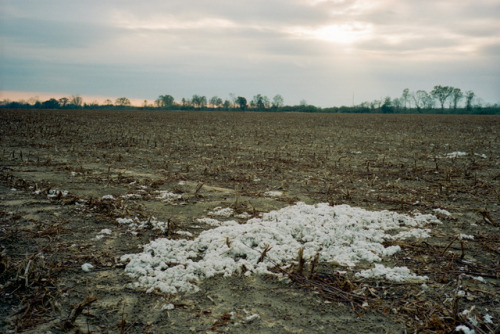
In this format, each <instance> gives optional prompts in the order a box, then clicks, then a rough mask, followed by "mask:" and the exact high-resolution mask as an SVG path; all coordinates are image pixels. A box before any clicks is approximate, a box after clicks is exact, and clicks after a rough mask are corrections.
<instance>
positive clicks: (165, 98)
mask: <svg viewBox="0 0 500 334" xmlns="http://www.w3.org/2000/svg"><path fill="white" fill-rule="evenodd" d="M155 104H156V106H157V107H159V108H165V107H170V106H172V105H173V104H174V97H173V96H172V95H160V96H158V98H157V99H156V100H155Z"/></svg>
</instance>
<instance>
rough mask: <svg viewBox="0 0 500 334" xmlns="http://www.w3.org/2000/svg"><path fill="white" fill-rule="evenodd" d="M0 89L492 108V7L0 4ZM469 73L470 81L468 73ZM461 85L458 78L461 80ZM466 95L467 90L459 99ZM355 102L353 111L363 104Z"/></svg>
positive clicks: (297, 0) (280, 2)
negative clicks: (404, 93)
mask: <svg viewBox="0 0 500 334" xmlns="http://www.w3.org/2000/svg"><path fill="white" fill-rule="evenodd" d="M0 6H1V14H0V24H1V29H0V38H1V42H2V48H3V53H2V55H1V56H0V57H1V58H0V76H1V77H2V78H1V79H0V80H1V89H3V90H30V91H37V90H38V91H51V90H52V91H62V90H66V91H67V92H68V94H71V93H79V94H82V95H83V94H93V95H114V94H116V95H120V96H122V95H128V96H130V97H142V98H148V99H154V98H155V97H156V96H157V95H159V94H164V93H172V94H173V95H174V96H176V97H178V98H180V97H182V96H185V97H189V96H191V95H192V94H195V93H196V94H206V95H222V96H227V94H228V93H229V92H235V93H237V94H241V95H247V96H248V97H251V96H252V95H255V94H257V93H264V94H267V95H273V94H276V93H281V94H283V95H284V96H285V99H286V100H287V101H288V102H289V103H298V102H299V101H300V100H301V99H306V100H307V101H308V102H310V103H313V104H318V105H338V104H349V103H350V102H351V99H352V93H353V91H354V92H356V96H357V98H356V99H358V98H359V99H367V100H368V99H373V98H380V96H381V95H398V94H400V91H401V90H402V89H403V88H405V87H407V86H408V87H411V88H412V89H413V87H414V89H420V88H423V89H429V88H432V85H434V84H437V83H444V82H446V83H447V84H451V85H456V86H458V85H459V83H460V84H464V86H465V85H466V84H467V83H474V85H476V86H469V87H468V89H474V90H477V92H478V94H479V95H482V94H484V98H485V99H487V100H491V101H493V102H497V101H498V93H499V92H498V90H497V91H495V89H494V88H491V87H492V86H493V87H500V82H499V81H500V79H499V76H498V70H496V68H497V67H498V66H497V65H495V64H496V63H497V61H498V58H499V57H498V56H499V54H500V50H499V48H500V37H499V35H498V31H500V22H499V21H498V17H500V4H498V1H493V0H480V1H472V0H463V1H460V2H459V3H458V2H456V1H452V0H440V1H431V0H421V1H418V2H417V1H410V0H405V1H397V2H396V1H385V0H380V1H372V0H354V1H342V0H334V1H313V0H309V1H307V0H272V1H269V0H254V1H227V0H213V1H201V0H183V1H181V0H172V1H159V0H158V1H157V0H155V1H141V2H138V1H132V0H121V1H117V0H112V1H97V0H89V1H86V2H85V3H78V2H68V1H62V0H47V1H44V2H40V1H33V0H32V1H22V2H21V1H16V2H5V1H4V2H2V3H1V5H0ZM464 68H467V69H468V70H467V71H464ZM461 73H464V74H461ZM464 89H465V87H464ZM358 102H359V101H358Z"/></svg>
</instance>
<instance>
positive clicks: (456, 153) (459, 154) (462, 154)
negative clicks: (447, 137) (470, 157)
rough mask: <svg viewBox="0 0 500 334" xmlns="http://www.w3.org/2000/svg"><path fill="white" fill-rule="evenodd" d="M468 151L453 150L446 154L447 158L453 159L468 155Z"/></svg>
mask: <svg viewBox="0 0 500 334" xmlns="http://www.w3.org/2000/svg"><path fill="white" fill-rule="evenodd" d="M466 155H467V153H466V152H451V153H447V154H445V155H444V157H445V158H449V159H453V158H458V157H464V156H466Z"/></svg>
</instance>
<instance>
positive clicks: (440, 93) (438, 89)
mask: <svg viewBox="0 0 500 334" xmlns="http://www.w3.org/2000/svg"><path fill="white" fill-rule="evenodd" d="M452 93H453V87H450V86H441V85H437V86H434V89H433V90H432V91H431V95H432V96H433V97H435V98H436V99H437V100H438V101H439V103H440V104H441V110H444V104H445V103H446V100H448V98H449V97H450V95H451V94H452Z"/></svg>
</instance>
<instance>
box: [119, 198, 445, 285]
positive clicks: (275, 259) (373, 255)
mask: <svg viewBox="0 0 500 334" xmlns="http://www.w3.org/2000/svg"><path fill="white" fill-rule="evenodd" d="M217 210H220V208H218V209H217ZM198 221H203V222H211V223H212V224H210V225H214V226H217V224H215V223H214V222H213V220H210V221H207V220H206V219H203V220H202V219H199V220H198ZM430 223H439V220H438V219H437V218H436V217H435V216H433V215H421V214H417V215H415V216H413V217H412V216H408V215H403V214H399V213H396V212H390V211H380V212H374V211H368V210H364V209H361V208H354V207H351V206H348V205H339V206H333V207H332V206H329V205H328V204H327V203H321V204H317V205H307V204H304V203H297V204H296V205H293V206H289V207H286V208H283V209H281V210H277V211H271V212H269V213H266V214H264V215H263V216H262V218H253V219H250V220H248V221H247V223H246V224H239V223H237V222H235V221H226V222H220V223H219V224H218V225H219V226H217V227H215V228H213V229H210V230H207V231H204V232H202V233H201V234H200V235H199V236H198V237H196V238H195V239H193V240H171V239H165V238H160V239H157V240H154V241H151V242H150V243H149V244H147V245H145V246H144V251H143V252H142V253H139V254H127V255H124V256H122V257H121V261H124V262H125V261H129V263H128V264H127V266H126V268H125V271H126V272H128V273H129V275H131V276H132V277H135V278H137V282H136V283H135V286H136V287H143V288H147V289H148V292H151V291H153V290H154V289H159V290H160V291H162V292H164V293H169V294H175V293H178V292H195V291H197V290H198V287H197V283H198V282H199V281H200V280H201V279H204V278H208V277H212V276H214V275H224V276H231V275H232V274H233V273H242V270H243V269H242V268H246V272H245V275H251V274H254V273H256V274H260V273H270V268H273V267H275V266H276V265H286V264H290V263H291V262H293V261H295V259H296V258H297V252H298V250H299V249H300V248H301V247H304V251H303V256H304V258H306V259H308V258H312V257H314V256H315V254H317V253H318V254H319V256H320V259H321V260H322V261H325V262H332V261H335V262H337V263H339V264H341V265H346V266H354V265H355V264H356V263H358V262H359V261H361V260H364V261H368V262H375V261H380V260H381V259H382V258H383V257H385V256H390V255H392V254H394V253H396V252H398V251H399V250H400V248H399V246H391V247H384V246H383V244H382V243H383V242H384V241H387V240H395V239H405V238H410V237H426V236H428V235H429V230H427V229H422V228H421V227H423V226H424V225H427V224H430ZM268 247H269V249H270V250H269V251H267V253H266V255H265V256H264V258H263V260H262V261H261V262H259V263H257V262H258V260H259V258H260V257H261V254H262V253H263V251H264V250H265V249H266V248H268ZM172 263H174V264H177V265H172ZM376 268H379V267H376ZM384 268H385V267H384ZM384 272H385V275H386V277H387V278H388V279H393V278H395V279H397V280H404V279H405V278H410V279H415V280H424V279H425V278H424V277H420V276H416V275H414V274H410V272H409V270H408V268H404V267H403V268H393V269H389V268H385V271H384ZM398 275H399V276H398Z"/></svg>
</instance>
